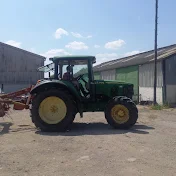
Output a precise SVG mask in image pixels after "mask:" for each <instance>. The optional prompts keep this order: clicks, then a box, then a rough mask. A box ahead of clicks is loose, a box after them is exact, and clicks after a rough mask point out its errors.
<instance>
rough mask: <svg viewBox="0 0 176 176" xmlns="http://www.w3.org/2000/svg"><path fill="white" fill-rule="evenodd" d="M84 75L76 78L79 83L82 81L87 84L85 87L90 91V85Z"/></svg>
mask: <svg viewBox="0 0 176 176" xmlns="http://www.w3.org/2000/svg"><path fill="white" fill-rule="evenodd" d="M83 76H84V74H82V75H79V76H78V77H76V79H77V81H79V80H82V81H83V82H84V83H85V87H86V89H87V90H89V85H88V82H87V81H86V80H85V79H84V78H83Z"/></svg>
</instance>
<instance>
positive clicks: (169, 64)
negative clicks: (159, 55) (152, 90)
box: [165, 56, 176, 85]
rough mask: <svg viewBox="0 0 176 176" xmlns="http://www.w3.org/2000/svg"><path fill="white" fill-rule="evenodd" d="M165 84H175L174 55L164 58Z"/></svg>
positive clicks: (175, 68) (175, 60)
mask: <svg viewBox="0 0 176 176" xmlns="http://www.w3.org/2000/svg"><path fill="white" fill-rule="evenodd" d="M165 63H166V68H165V69H166V85H176V56H172V57H170V58H169V59H166V61H165Z"/></svg>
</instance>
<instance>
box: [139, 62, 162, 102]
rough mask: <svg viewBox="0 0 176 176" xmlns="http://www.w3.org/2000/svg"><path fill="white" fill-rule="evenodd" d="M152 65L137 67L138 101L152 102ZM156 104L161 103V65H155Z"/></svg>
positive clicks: (159, 63)
mask: <svg viewBox="0 0 176 176" xmlns="http://www.w3.org/2000/svg"><path fill="white" fill-rule="evenodd" d="M153 84H154V63H149V64H144V65H141V66H139V101H153ZM156 94H157V102H158V103H160V104H162V103H163V71H162V63H161V62H158V63H157V92H156Z"/></svg>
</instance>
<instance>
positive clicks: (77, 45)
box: [65, 41, 89, 50]
mask: <svg viewBox="0 0 176 176" xmlns="http://www.w3.org/2000/svg"><path fill="white" fill-rule="evenodd" d="M65 47H66V48H70V49H74V50H82V49H88V48H89V47H88V46H87V45H86V44H85V43H83V42H76V41H74V42H70V43H68V44H67V45H65Z"/></svg>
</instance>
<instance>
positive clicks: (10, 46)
mask: <svg viewBox="0 0 176 176" xmlns="http://www.w3.org/2000/svg"><path fill="white" fill-rule="evenodd" d="M0 44H2V45H5V46H7V47H9V48H13V49H16V50H20V51H23V52H25V53H28V54H31V55H35V56H38V57H41V58H42V59H44V60H46V57H44V56H41V55H39V54H36V53H32V52H30V51H27V50H24V49H21V48H17V47H15V46H12V45H8V44H6V43H3V42H0Z"/></svg>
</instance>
